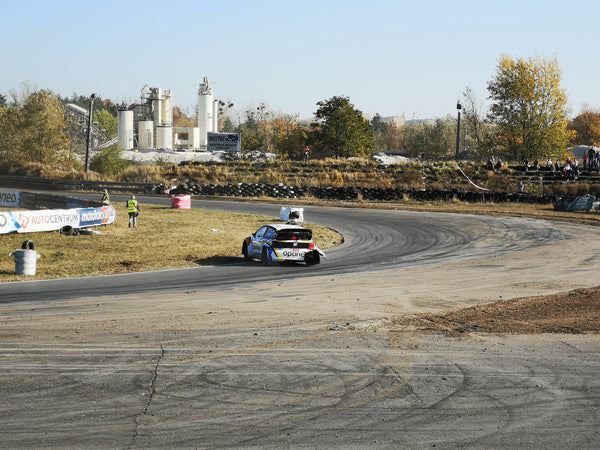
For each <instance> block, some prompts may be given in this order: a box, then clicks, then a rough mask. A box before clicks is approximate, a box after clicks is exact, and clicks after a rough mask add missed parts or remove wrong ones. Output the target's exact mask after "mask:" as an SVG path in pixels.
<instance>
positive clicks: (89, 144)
mask: <svg viewBox="0 0 600 450" xmlns="http://www.w3.org/2000/svg"><path fill="white" fill-rule="evenodd" d="M95 98H96V94H92V95H91V96H90V114H89V116H88V129H87V146H86V150H85V171H86V172H89V170H90V151H91V147H92V116H93V115H94V99H95Z"/></svg>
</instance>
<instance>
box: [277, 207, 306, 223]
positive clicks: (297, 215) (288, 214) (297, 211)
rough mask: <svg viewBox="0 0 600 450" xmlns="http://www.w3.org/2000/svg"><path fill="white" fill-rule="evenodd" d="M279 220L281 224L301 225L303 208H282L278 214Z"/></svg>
mask: <svg viewBox="0 0 600 450" xmlns="http://www.w3.org/2000/svg"><path fill="white" fill-rule="evenodd" d="M279 219H280V220H281V221H282V222H290V223H303V222H304V208H294V207H292V206H282V207H281V211H280V212H279Z"/></svg>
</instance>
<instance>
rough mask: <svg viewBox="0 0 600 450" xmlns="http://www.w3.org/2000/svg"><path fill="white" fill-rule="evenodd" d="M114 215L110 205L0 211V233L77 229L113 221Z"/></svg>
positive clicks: (113, 209) (114, 212)
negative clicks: (64, 228)
mask: <svg viewBox="0 0 600 450" xmlns="http://www.w3.org/2000/svg"><path fill="white" fill-rule="evenodd" d="M115 217H116V211H115V208H113V207H112V206H105V207H102V208H79V209H46V210H40V211H12V212H0V234H7V233H14V232H17V233H36V232H41V231H57V230H60V229H61V228H63V227H66V226H70V227H72V228H75V229H77V228H85V227H90V226H98V225H106V224H111V223H113V222H114V221H115Z"/></svg>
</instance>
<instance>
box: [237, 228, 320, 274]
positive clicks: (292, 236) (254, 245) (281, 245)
mask: <svg viewBox="0 0 600 450" xmlns="http://www.w3.org/2000/svg"><path fill="white" fill-rule="evenodd" d="M242 255H244V260H245V261H251V260H252V259H260V261H261V262H262V263H263V264H265V265H268V264H269V263H271V262H283V261H292V262H305V263H306V264H307V265H312V264H319V263H320V262H321V257H325V254H324V253H323V252H322V251H321V250H320V249H319V248H318V247H317V245H316V244H315V242H314V241H313V239H312V230H309V229H308V228H304V227H302V226H300V225H289V224H269V225H264V226H262V227H260V228H259V229H258V230H257V231H256V233H253V234H252V236H249V237H247V238H246V239H244V242H243V244H242Z"/></svg>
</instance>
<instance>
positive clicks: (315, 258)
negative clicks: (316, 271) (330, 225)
mask: <svg viewBox="0 0 600 450" xmlns="http://www.w3.org/2000/svg"><path fill="white" fill-rule="evenodd" d="M304 262H305V263H306V265H307V266H313V265H315V264H319V263H320V262H321V255H319V252H315V251H313V252H308V253H307V254H306V255H304Z"/></svg>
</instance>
